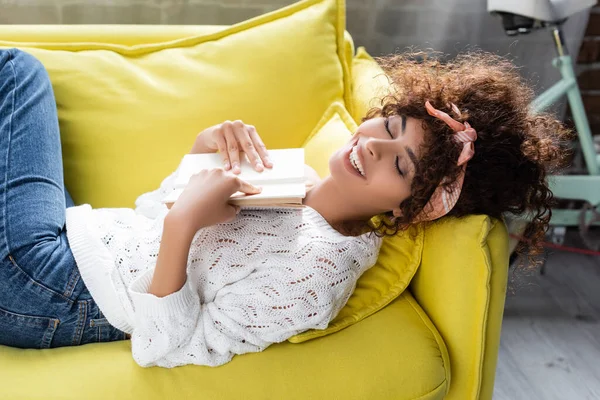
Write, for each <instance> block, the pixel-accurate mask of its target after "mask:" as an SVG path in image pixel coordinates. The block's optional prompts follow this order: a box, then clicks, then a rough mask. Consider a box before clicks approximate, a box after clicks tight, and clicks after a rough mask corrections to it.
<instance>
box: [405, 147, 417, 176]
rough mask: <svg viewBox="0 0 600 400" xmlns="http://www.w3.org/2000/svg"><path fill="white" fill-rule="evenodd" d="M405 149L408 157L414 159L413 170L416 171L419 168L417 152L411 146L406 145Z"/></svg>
mask: <svg viewBox="0 0 600 400" xmlns="http://www.w3.org/2000/svg"><path fill="white" fill-rule="evenodd" d="M404 149H405V150H406V154H408V158H410V161H412V163H413V171H415V170H416V169H417V156H415V153H414V152H413V151H412V149H411V148H410V147H408V146H406V147H404Z"/></svg>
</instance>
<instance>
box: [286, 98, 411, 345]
mask: <svg viewBox="0 0 600 400" xmlns="http://www.w3.org/2000/svg"><path fill="white" fill-rule="evenodd" d="M355 130H356V124H355V123H354V121H353V120H352V117H351V116H350V114H349V113H348V111H346V109H345V108H344V106H343V105H342V104H340V103H334V104H332V105H331V106H330V107H329V109H328V110H327V111H326V112H325V114H324V115H323V117H322V118H321V120H320V121H319V124H318V125H317V127H316V128H315V130H314V131H313V133H312V134H311V136H310V137H309V140H308V141H307V142H306V143H305V144H304V149H305V153H306V162H307V164H308V165H310V166H311V167H313V168H314V169H315V170H316V171H317V173H319V175H320V176H321V177H325V176H326V175H328V174H329V168H328V164H327V163H326V160H328V159H329V157H330V156H331V155H332V154H333V153H334V152H335V151H336V150H337V149H338V148H340V147H341V146H343V145H344V144H345V143H346V142H347V141H348V140H349V139H350V136H351V135H352V134H353V132H354V131H355ZM422 250H423V230H422V229H421V228H420V227H415V229H414V231H411V232H403V233H401V234H399V235H398V236H396V237H387V238H385V239H384V241H383V244H382V246H381V251H380V253H379V258H378V259H377V263H376V264H375V265H374V266H373V267H371V268H370V269H368V270H367V271H366V272H365V273H364V274H363V275H362V276H361V277H360V278H359V279H358V282H357V283H356V289H355V290H354V292H353V293H352V296H350V299H348V302H347V303H346V305H345V306H344V308H342V309H341V310H340V312H339V314H338V315H337V316H336V317H335V318H334V319H333V320H332V321H331V322H330V323H329V326H328V327H327V328H326V329H323V330H315V329H313V330H309V331H306V332H302V333H300V334H298V335H295V336H292V337H291V338H289V339H288V340H289V341H290V342H292V343H301V342H304V341H307V340H310V339H315V338H318V337H322V336H325V335H329V334H331V333H335V332H338V331H340V330H342V329H344V328H347V327H348V326H350V325H352V324H355V323H357V322H359V321H361V320H363V319H364V318H366V317H368V316H370V315H372V314H374V313H376V312H377V311H379V310H381V309H382V308H383V307H385V306H386V305H388V304H389V303H390V302H391V301H392V300H394V299H395V298H397V297H398V296H399V295H400V294H402V292H403V291H404V289H406V287H407V286H408V284H409V282H410V280H411V279H412V277H413V275H414V274H415V272H416V271H417V268H418V266H419V264H420V262H421V252H422Z"/></svg>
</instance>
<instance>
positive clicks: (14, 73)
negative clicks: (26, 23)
mask: <svg viewBox="0 0 600 400" xmlns="http://www.w3.org/2000/svg"><path fill="white" fill-rule="evenodd" d="M7 53H8V60H7V61H6V64H7V65H10V68H11V71H12V73H13V90H12V92H11V97H12V99H11V100H12V110H11V111H10V117H9V118H8V144H7V146H6V160H5V165H6V166H7V167H6V171H4V182H5V185H4V193H3V195H4V207H3V209H2V214H3V215H2V218H3V221H4V227H3V228H4V239H5V241H6V243H5V245H6V251H7V252H8V253H9V254H10V253H11V250H10V247H9V245H8V244H9V243H10V240H9V238H8V218H7V211H6V204H8V203H7V202H8V161H9V160H10V141H11V138H12V122H13V116H14V114H15V102H16V100H15V96H16V91H17V71H16V70H15V66H14V63H13V61H12V58H13V53H12V51H10V50H8V51H7Z"/></svg>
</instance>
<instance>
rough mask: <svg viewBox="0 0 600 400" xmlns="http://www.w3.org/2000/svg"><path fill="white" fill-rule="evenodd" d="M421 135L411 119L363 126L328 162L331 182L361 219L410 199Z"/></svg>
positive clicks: (380, 120)
mask: <svg viewBox="0 0 600 400" xmlns="http://www.w3.org/2000/svg"><path fill="white" fill-rule="evenodd" d="M424 135H425V132H424V130H423V128H422V127H421V121H420V120H418V119H414V118H411V117H404V116H392V117H389V118H384V117H377V118H372V119H369V120H367V121H365V122H363V123H362V124H361V125H360V126H359V127H358V129H357V130H356V133H355V134H354V135H353V136H352V139H351V140H350V141H349V142H348V144H347V145H346V146H343V147H342V148H340V149H339V150H338V151H337V152H335V153H334V154H333V155H332V156H331V158H330V159H329V171H330V172H331V179H332V180H333V181H334V182H335V184H336V187H337V188H338V190H339V191H340V192H342V193H343V194H344V198H346V199H348V201H350V202H352V203H354V204H353V205H354V206H355V207H357V208H358V209H359V210H360V213H361V214H363V215H370V216H372V215H377V214H381V213H383V212H387V211H393V212H394V215H396V216H399V215H400V203H402V202H403V201H404V200H406V199H407V198H408V197H409V196H410V188H411V183H412V180H413V177H414V174H415V166H416V163H417V162H418V160H419V157H420V153H421V151H422V149H421V144H422V143H423V137H424Z"/></svg>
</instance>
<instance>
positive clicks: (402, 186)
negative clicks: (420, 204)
mask: <svg viewBox="0 0 600 400" xmlns="http://www.w3.org/2000/svg"><path fill="white" fill-rule="evenodd" d="M381 175H383V174H381ZM378 178H379V177H378ZM372 188H373V192H374V193H373V195H374V196H377V197H378V198H379V199H381V202H382V205H383V206H384V207H387V208H393V207H397V206H398V205H399V204H400V203H401V202H402V201H404V200H406V199H407V198H408V197H409V196H410V186H409V185H408V184H407V182H406V181H405V180H403V179H401V178H400V177H399V176H396V175H393V174H387V176H385V177H384V176H381V179H377V180H376V181H374V182H373V185H372Z"/></svg>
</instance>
